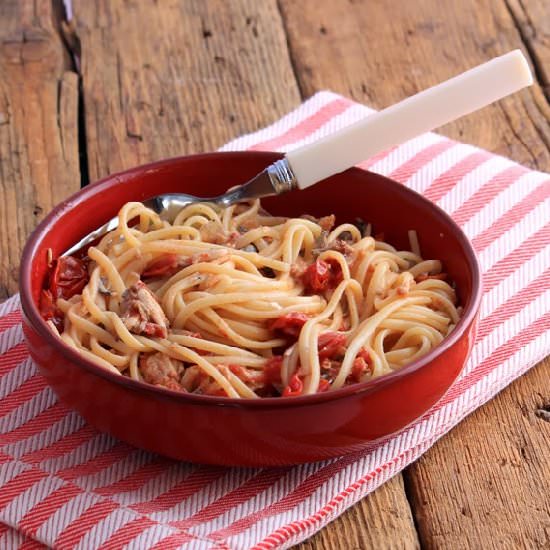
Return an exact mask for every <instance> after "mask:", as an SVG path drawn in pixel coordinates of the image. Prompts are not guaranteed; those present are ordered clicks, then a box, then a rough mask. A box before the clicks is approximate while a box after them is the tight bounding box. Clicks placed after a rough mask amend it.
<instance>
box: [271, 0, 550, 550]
mask: <svg viewBox="0 0 550 550" xmlns="http://www.w3.org/2000/svg"><path fill="white" fill-rule="evenodd" d="M535 4H536V9H537V10H538V12H537V13H536V14H535V13H534V12H533V14H532V15H531V17H530V16H529V7H532V6H531V5H533V6H534V5H535ZM281 6H282V13H283V19H284V21H285V25H286V27H287V31H288V36H289V45H290V48H291V54H292V57H293V63H294V65H295V67H296V70H297V75H298V77H299V80H300V86H301V89H302V90H303V91H304V93H306V94H308V95H309V94H312V93H314V92H315V91H317V90H319V89H325V88H330V89H332V90H335V91H337V92H340V93H343V94H346V95H349V96H352V97H353V98H355V99H356V100H358V101H363V102H365V103H367V104H370V105H372V106H374V107H379V108H380V107H384V106H386V105H389V104H391V103H393V102H395V101H398V100H400V99H403V98H404V97H406V96H408V95H411V94H413V93H415V92H417V91H419V90H421V89H423V88H425V87H428V86H430V85H433V84H435V83H436V82H438V81H441V80H443V79H445V78H448V77H449V76H452V75H453V74H455V73H458V72H460V71H463V70H466V69H467V68H469V67H471V66H474V65H476V64H478V63H481V62H483V61H484V60H486V59H488V58H490V57H492V56H494V55H498V54H501V53H505V52H506V51H508V50H511V49H514V48H518V47H520V48H523V49H524V50H527V53H529V52H533V51H537V52H538V54H537V55H538V60H536V63H535V65H536V69H537V74H538V75H539V76H541V78H542V84H543V85H546V84H547V82H548V79H547V73H545V72H544V70H543V69H542V66H543V65H544V62H542V63H541V61H540V60H546V59H547V57H546V56H547V53H548V52H547V49H546V48H547V44H548V42H547V40H545V37H546V36H547V35H546V34H544V32H545V31H544V30H543V27H544V25H545V23H544V21H546V24H548V22H549V21H550V6H549V5H548V4H547V3H546V4H544V3H540V2H539V3H536V2H534V1H533V2H531V3H527V4H526V3H525V2H519V1H518V2H515V1H511V2H510V4H509V6H507V5H506V4H505V3H504V2H500V1H494V2H476V1H474V0H466V1H464V2H460V3H459V2H454V1H451V0H446V1H444V2H436V1H435V0H422V1H417V2H410V3H408V2H407V3H405V2H402V3H399V9H392V7H394V5H391V3H390V2H387V1H383V2H362V1H360V0H355V1H353V2H330V1H329V0H323V1H315V2H313V1H306V2H302V3H300V5H299V6H298V5H297V4H296V3H294V2H292V1H291V0H282V2H281ZM533 9H535V8H533ZM390 10H391V17H388V13H389V12H390ZM521 24H523V25H524V28H523V30H522V32H521V33H520V30H521V28H518V25H521ZM525 25H527V27H525ZM529 33H530V36H531V41H530V42H529V43H528V44H527V48H526V47H525V44H524V43H523V42H522V37H525V36H526V35H528V34H529ZM533 35H536V36H537V37H538V42H537V40H535V38H534V36H533ZM539 43H540V44H542V47H541V48H539ZM547 66H548V64H547V65H546V67H547ZM546 70H547V69H546ZM549 115H550V109H549V106H548V103H547V101H546V100H545V97H544V94H543V93H542V90H541V87H540V86H535V87H532V88H531V89H530V90H529V91H524V92H522V93H520V94H517V95H516V96H513V97H510V98H507V99H505V100H504V101H502V102H500V103H499V104H497V105H494V106H490V107H488V108H486V109H484V110H483V111H481V112H478V113H476V114H475V115H471V116H469V117H466V118H464V119H461V120H460V121H457V122H455V123H453V124H449V125H448V126H446V127H445V128H443V129H442V133H444V134H446V135H448V136H449V137H452V138H455V139H459V140H463V141H466V142H470V143H474V144H477V145H479V146H482V147H484V148H487V149H489V150H492V151H495V152H497V153H500V154H504V155H507V156H509V157H511V158H513V159H515V160H517V161H519V162H521V163H524V164H526V165H528V166H532V167H534V168H539V169H541V170H549V169H550V150H549V147H548V145H549V143H550V128H549V125H548V120H549V118H550V116H549ZM549 368H550V365H549V363H548V362H546V363H543V364H540V365H539V366H538V367H536V368H535V369H533V370H532V371H531V372H530V373H528V374H527V375H526V376H524V377H523V378H522V379H520V380H519V381H517V382H515V383H514V384H513V385H512V386H511V387H510V388H508V389H507V390H506V391H505V392H503V393H502V394H501V395H499V396H498V397H497V398H495V399H494V400H493V401H491V402H490V403H489V404H487V405H486V406H485V407H483V408H481V409H480V410H479V411H477V412H476V413H475V414H474V415H472V416H471V417H470V418H468V419H467V420H466V421H464V422H463V423H462V424H461V425H460V426H459V427H458V428H456V429H455V430H454V431H453V432H451V433H450V434H449V435H447V436H446V437H445V438H443V439H442V440H441V441H440V442H439V443H438V444H437V445H436V446H435V447H434V448H433V449H432V450H430V451H429V452H428V453H427V454H426V455H424V457H422V459H421V460H419V461H418V462H417V463H416V464H415V465H413V466H412V467H410V468H409V469H408V470H407V471H406V472H405V481H406V487H407V489H408V491H407V493H408V496H409V499H410V501H411V505H412V508H413V514H414V517H415V522H416V525H417V527H418V530H419V535H420V542H421V545H422V546H423V547H426V548H449V549H453V548H521V547H525V548H547V547H549V546H550V535H549V530H550V520H549V517H550V515H549V513H550V512H549V505H548V497H547V490H548V486H549V484H550V471H549V469H548V464H549V463H550V452H549V451H548V449H549V448H550V445H549V443H550V439H549V437H550V436H549V429H550V428H549V426H550V424H549V423H548V422H545V421H544V418H547V417H548V416H550V415H549V414H547V407H548V404H550V393H549V389H548V375H549ZM380 490H381V489H379V490H378V491H377V492H379V491H380ZM377 492H376V493H374V494H377ZM350 513H351V512H350ZM365 530H366V526H364V525H361V524H359V525H357V527H356V532H354V534H353V535H352V536H353V537H354V540H360V538H361V533H363V532H365ZM345 532H346V530H345V527H344V523H337V522H334V523H333V524H332V525H331V526H330V527H329V528H327V530H326V533H325V532H321V533H319V534H318V535H317V536H316V537H314V538H313V539H312V542H311V544H312V545H313V547H315V548H319V549H324V548H335V547H338V546H337V541H338V540H340V537H341V536H342V535H343V534H344V533H345ZM406 540H407V539H403V538H400V537H398V538H397V539H395V538H392V539H390V538H388V539H387V540H386V541H385V543H383V544H382V545H379V546H372V545H368V544H365V545H364V546H363V548H371V547H373V548H374V547H385V545H384V544H386V545H387V546H388V547H389V546H390V545H391V544H395V545H397V546H399V545H400V541H403V545H405V544H406V542H405V541H406ZM304 548H305V545H304Z"/></svg>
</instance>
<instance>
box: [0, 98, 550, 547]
mask: <svg viewBox="0 0 550 550" xmlns="http://www.w3.org/2000/svg"><path fill="white" fill-rule="evenodd" d="M371 112H372V111H371V110H369V109H367V108H366V107H364V106H361V105H358V104H356V103H353V102H352V101H350V100H348V99H345V98H343V97H340V96H337V95H335V94H333V93H330V92H321V93H318V94H316V95H315V96H314V97H312V98H311V99H310V100H308V101H306V102H305V103H304V104H303V105H302V106H300V107H299V108H298V109H296V110H295V111H293V112H292V113H290V114H288V115H287V116H285V117H283V118H282V119H281V120H279V121H278V122H276V123H275V124H273V125H271V126H269V127H268V128H265V129H263V130H260V131H259V132H256V133H254V134H251V135H247V136H244V137H241V138H239V139H236V140H235V141H233V142H231V143H229V144H228V145H226V146H225V147H223V150H226V151H228V150H234V149H265V150H277V151H287V150H289V149H291V148H293V147H297V146H299V145H302V144H304V143H308V142H311V141H313V140H315V139H318V138H320V137H322V136H324V135H326V134H329V133H331V132H334V131H335V130H337V129H339V128H341V127H343V126H345V125H347V124H350V123H352V122H354V121H356V120H357V119H359V118H361V117H364V116H367V115H368V114H369V113H371ZM362 167H363V168H368V169H369V170H372V171H374V172H378V173H380V174H384V175H386V176H389V177H391V178H394V179H396V180H399V181H400V182H402V183H403V184H405V185H407V186H409V187H412V188H413V189H415V190H416V191H418V192H420V193H422V194H424V195H425V196H426V197H428V198H429V199H431V200H432V201H434V202H436V203H437V204H439V205H440V206H441V207H442V208H444V209H445V210H446V211H447V212H449V213H450V214H451V215H452V217H453V218H454V219H455V220H456V221H457V222H458V223H459V224H460V225H461V226H462V227H463V228H464V231H465V232H466V234H467V235H468V236H469V238H470V239H471V240H472V242H473V244H474V246H475V248H476V250H477V253H478V255H479V259H480V261H481V265H482V269H483V272H484V285H485V291H484V299H483V304H482V307H481V319H480V324H479V334H478V338H477V342H476V344H475V347H474V349H473V353H472V356H471V359H470V361H469V362H468V364H467V366H466V368H465V370H464V372H463V373H462V375H461V376H460V378H459V380H457V382H456V383H455V384H454V386H453V387H452V388H451V390H450V391H449V392H448V393H447V395H446V396H445V397H444V398H443V399H442V400H441V401H440V402H439V403H438V404H437V405H436V406H434V408H433V409H432V410H431V411H429V412H428V413H427V414H426V415H424V416H423V417H422V418H420V419H419V420H417V421H416V422H415V423H414V424H413V425H412V426H410V427H409V428H408V429H406V430H405V431H403V432H402V433H400V434H399V435H396V436H395V437H392V438H390V439H389V440H387V441H385V442H383V443H382V444H381V445H379V446H378V447H377V448H375V449H374V450H372V451H370V452H368V453H366V452H365V453H360V454H355V455H351V456H347V457H344V458H340V459H334V460H329V461H326V462H319V463H315V464H308V465H302V466H296V467H292V468H290V467H288V468H274V469H263V470H262V469H252V468H242V469H241V468H221V467H212V466H200V465H195V464H185V463H178V462H175V461H171V460H168V459H165V458H162V457H160V456H156V455H154V454H151V453H147V452H144V451H140V450H138V449H135V448H133V447H131V446H129V445H127V444H125V443H122V442H120V441H117V440H115V439H113V438H112V437H109V436H107V435H104V434H100V433H98V432H96V431H95V430H94V429H92V428H91V427H90V426H87V425H86V424H85V423H84V422H83V420H82V419H81V418H80V417H79V416H78V415H77V414H76V413H74V412H71V411H69V410H67V409H66V408H65V407H64V406H63V405H62V404H60V403H58V401H57V399H56V397H55V396H54V395H53V393H52V392H51V391H50V389H49V388H48V387H46V385H45V382H44V380H43V378H42V377H41V376H40V375H39V374H37V371H36V368H35V366H34V365H33V363H32V361H31V360H30V359H29V356H28V353H27V350H26V347H25V344H24V343H23V338H22V332H21V325H20V321H21V315H20V312H19V299H18V297H17V296H14V297H12V298H11V299H9V300H8V301H7V302H5V303H4V304H2V305H0V354H1V355H0V522H2V523H0V548H2V549H4V548H25V549H30V548H42V547H43V546H42V545H47V546H49V547H54V548H81V549H86V550H88V549H94V548H101V549H104V550H106V549H118V548H123V547H124V548H135V549H143V548H155V549H173V548H192V549H195V548H197V549H203V548H205V549H206V548H212V549H217V550H233V549H235V550H236V549H247V548H255V549H269V548H287V547H289V546H291V545H293V544H295V543H297V542H299V541H301V540H303V539H305V538H307V537H309V536H311V535H312V534H313V533H315V532H316V531H317V530H319V529H320V528H321V527H323V526H324V525H326V524H327V523H328V522H329V521H331V520H332V519H334V518H335V517H336V516H338V515H339V514H341V513H342V512H343V511H344V510H345V509H346V508H348V507H349V506H351V505H352V504H354V503H355V502H357V501H358V500H359V499H361V498H362V497H364V496H365V495H366V494H368V493H370V492H371V491H373V490H374V489H376V488H377V487H378V486H379V485H380V484H382V483H384V482H385V481H386V480H387V479H389V478H390V477H391V476H393V475H394V474H396V473H397V472H399V471H400V470H401V469H403V468H404V467H405V466H407V464H409V463H410V462H412V461H413V460H415V459H417V458H418V457H419V456H420V455H421V454H422V453H423V452H424V451H426V449H428V448H429V447H430V446H431V445H433V444H434V442H435V441H436V440H437V439H438V438H439V437H441V436H442V435H443V434H444V433H446V432H447V431H448V430H450V429H451V428H452V427H453V426H454V425H455V424H457V423H458V422H459V421H460V420H461V419H462V418H464V417H465V416H466V415H467V414H469V413H470V412H471V411H473V410H474V409H476V408H477V407H479V406H480V405H482V404H483V403H485V402H486V401H487V400H488V399H490V398H491V397H492V396H494V395H495V394H496V393H497V392H499V391H500V390H501V389H502V388H504V387H505V386H506V385H507V384H509V383H510V382H511V381H512V380H514V379H515V378H517V377H518V376H520V375H521V374H523V373H524V372H525V371H527V370H528V369H529V368H530V367H531V366H533V365H534V364H535V363H537V362H538V361H540V360H541V359H543V358H544V357H545V356H546V355H547V354H549V353H550V176H549V175H548V174H544V173H541V172H535V171H531V170H528V169H527V168H524V167H522V166H519V165H517V164H515V163H514V162H512V161H510V160H508V159H505V158H502V157H499V156H495V155H492V154H490V153H488V152H486V151H482V150H480V149H477V148H475V147H472V146H470V145H463V144H459V143H456V142H454V141H451V140H449V139H446V138H444V137H441V136H439V135H436V134H433V133H430V134H425V135H422V136H420V137H418V138H416V139H414V140H412V141H409V142H408V143H405V144H403V145H400V146H399V147H395V148H394V149H392V150H390V151H388V152H386V153H384V154H381V155H378V156H377V157H376V158H372V159H370V160H368V161H367V162H365V163H364V164H363V165H362Z"/></svg>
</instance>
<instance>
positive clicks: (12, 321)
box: [0, 309, 22, 334]
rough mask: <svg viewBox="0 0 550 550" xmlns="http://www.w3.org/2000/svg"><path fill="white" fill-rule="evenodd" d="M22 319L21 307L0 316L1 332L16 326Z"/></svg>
mask: <svg viewBox="0 0 550 550" xmlns="http://www.w3.org/2000/svg"><path fill="white" fill-rule="evenodd" d="M21 320H22V316H21V310H20V309H16V310H15V311H11V312H10V313H8V314H7V315H4V317H0V334H1V333H2V332H4V331H5V330H8V329H9V328H11V327H14V326H15V325H17V324H18V323H20V322H21Z"/></svg>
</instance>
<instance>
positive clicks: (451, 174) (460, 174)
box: [422, 151, 492, 202]
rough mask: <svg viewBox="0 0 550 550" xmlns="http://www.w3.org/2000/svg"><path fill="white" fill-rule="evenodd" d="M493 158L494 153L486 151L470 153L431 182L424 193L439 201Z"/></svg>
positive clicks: (428, 197)
mask: <svg viewBox="0 0 550 550" xmlns="http://www.w3.org/2000/svg"><path fill="white" fill-rule="evenodd" d="M491 158H492V155H491V154H489V153H487V152H485V151H476V152H475V153H472V154H470V155H468V156H467V157H466V158H463V159H462V160H461V161H459V162H457V163H456V164H455V165H454V166H451V168H449V169H448V170H446V171H445V172H443V174H441V175H440V176H439V177H438V178H436V179H435V180H434V181H433V182H432V183H430V185H428V187H427V188H426V189H425V190H424V192H423V193H422V194H423V195H424V196H425V197H426V198H427V199H430V200H431V201H432V202H437V201H438V200H439V199H441V198H442V197H443V196H444V195H446V194H447V193H448V192H449V191H450V190H451V189H453V188H454V187H455V186H456V184H457V183H458V182H459V181H460V180H461V179H462V178H464V177H466V176H467V175H468V174H469V173H470V172H472V171H473V170H475V169H476V168H477V167H478V166H481V165H482V164H483V163H484V162H486V161H488V160H489V159H491Z"/></svg>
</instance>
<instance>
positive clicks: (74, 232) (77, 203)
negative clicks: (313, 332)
mask: <svg viewBox="0 0 550 550" xmlns="http://www.w3.org/2000/svg"><path fill="white" fill-rule="evenodd" d="M279 156H280V155H277V154H274V153H261V152H253V153H249V152H242V153H215V154H209V155H198V156H191V157H184V158H177V159H171V160H166V161H162V162H158V163H154V164H150V165H147V166H143V167H139V168H134V169H132V170H128V171H127V172H124V173H122V174H117V175H114V176H110V177H108V178H106V179H104V180H102V181H101V182H99V183H96V184H94V185H90V186H88V187H87V188H85V189H84V190H82V191H80V192H79V193H77V194H76V195H73V196H72V197H70V198H69V199H68V200H66V201H65V202H63V203H62V204H60V205H59V206H58V207H57V208H56V209H55V210H54V211H53V212H52V213H51V214H50V215H49V216H48V217H47V218H46V219H45V220H44V221H43V222H42V223H41V224H40V226H39V227H38V228H37V229H36V231H35V232H34V233H33V235H32V236H31V237H30V239H29V241H28V243H27V246H26V248H25V251H24V254H23V261H22V265H21V274H20V282H21V299H22V304H23V312H24V323H23V325H24V332H25V336H26V338H27V341H28V344H29V348H30V351H31V354H32V356H33V358H34V360H35V361H36V363H37V364H38V365H39V367H40V370H41V372H42V373H43V375H44V376H45V377H46V378H47V380H48V383H49V384H50V385H51V386H52V387H53V389H54V390H55V392H56V393H57V394H58V395H59V398H60V399H61V400H62V401H63V402H64V403H65V404H67V405H68V406H69V407H71V408H73V409H76V410H77V411H79V412H80V413H81V414H82V416H83V417H84V418H85V419H86V420H87V421H88V422H89V423H90V424H92V425H93V426H95V427H96V428H98V429H99V430H101V431H106V432H109V433H111V434H113V435H114V436H116V437H118V438H120V439H122V440H124V441H127V442H129V443H132V444H134V445H136V446H138V447H142V448H144V449H148V450H150V451H156V452H158V453H160V454H163V455H166V456H169V457H173V458H177V459H182V460H189V461H193V462H203V463H212V464H227V465H255V466H258V465H261V466H269V465H281V464H295V463H300V462H308V461H315V460H320V459H324V458H329V457H334V456H338V455H343V454H346V453H349V452H353V451H358V450H360V449H363V448H365V447H367V446H369V445H373V444H377V442H379V441H380V440H381V439H382V438H384V437H386V436H388V435H390V434H393V433H395V432H397V431H398V430H400V429H402V428H403V427H405V426H407V425H408V424H410V423H411V422H412V421H414V420H415V419H416V418H418V417H419V416H421V415H422V414H423V413H425V412H426V411H427V410H428V409H429V408H430V407H431V406H432V405H433V404H434V403H436V402H437V401H438V400H439V399H440V398H441V397H442V396H443V394H444V393H445V392H446V390H447V389H448V388H449V386H450V385H451V384H452V382H453V381H454V380H455V378H456V377H457V376H458V374H459V372H460V370H461V369H462V367H463V365H464V362H465V360H466V358H467V356H468V353H469V351H470V349H471V346H472V342H473V339H474V333H475V321H476V317H477V311H478V309H479V303H480V297H481V290H480V276H479V268H478V265H477V262H476V259H475V255H474V253H473V250H472V248H471V246H470V244H469V242H468V240H467V239H466V237H465V236H464V234H463V233H462V232H461V231H460V229H459V228H458V227H457V226H456V225H455V224H454V222H453V221H452V220H451V219H450V218H449V217H448V216H447V215H446V214H445V213H444V212H443V211H441V210H440V209H439V208H437V207H435V206H434V205H433V204H431V203H430V202H429V201H427V200H425V199H424V198H423V197H421V196H420V195H417V194H416V193H414V192H412V191H410V190H408V189H406V188H405V187H403V186H402V185H400V184H398V183H396V182H393V181H391V180H388V179H386V178H383V177H381V176H378V175H375V174H371V173H368V172H364V171H362V170H358V169H352V170H348V171H347V172H345V173H343V174H340V175H337V176H334V177H332V178H330V179H328V180H326V181H324V182H322V183H319V184H318V185H316V186H314V187H311V188H309V189H307V190H305V191H300V192H293V193H290V194H287V195H284V196H281V197H274V198H270V199H268V200H265V201H264V204H265V206H266V208H267V209H268V210H269V211H271V212H272V213H273V214H280V215H285V216H297V215H300V214H303V213H308V214H312V215H317V216H320V215H326V214H330V213H334V214H336V216H337V219H338V221H339V222H342V221H346V220H347V221H353V220H354V219H355V218H356V217H361V218H362V219H364V220H368V221H370V222H371V223H372V224H373V226H374V229H375V232H381V231H383V232H384V235H385V239H386V240H387V241H388V242H390V243H392V244H394V245H396V246H397V247H404V248H406V247H408V238H407V230H409V229H416V231H417V232H418V235H419V239H420V243H421V246H422V251H423V254H424V255H425V257H430V258H439V259H441V260H442V261H443V262H444V265H445V269H446V271H447V272H448V273H449V274H450V276H451V278H452V279H453V280H454V281H455V282H456V284H457V287H458V289H459V295H460V300H461V303H462V305H463V306H464V315H463V317H462V319H461V321H460V323H459V324H458V326H457V327H456V329H455V330H454V331H453V332H452V334H451V335H450V336H449V337H448V338H446V339H445V341H444V342H443V343H442V345H440V346H439V347H438V348H437V349H435V350H433V351H432V352H431V353H429V354H428V355H426V356H424V357H423V358H421V359H420V360H419V361H416V362H415V363H412V364H411V365H408V366H407V367H405V368H403V369H402V370H400V371H398V372H395V373H392V374H390V375H388V376H386V377H382V378H379V379H376V380H372V381H370V382H367V383H364V384H357V385H355V386H349V387H347V388H343V389H341V390H338V391H334V392H327V393H322V394H318V395H313V396H304V397H291V398H270V399H259V400H248V399H247V400H232V399H226V398H225V399H224V398H220V397H209V396H198V395H185V394H181V393H177V392H174V391H171V390H166V389H163V388H157V387H153V386H149V385H147V384H142V383H139V382H135V381H133V380H130V379H129V378H126V377H123V376H117V375H114V374H111V373H109V372H107V371H105V370H104V369H102V368H101V367H98V366H96V365H94V364H92V363H90V362H88V361H87V360H85V359H83V358H82V357H80V356H79V355H78V353H77V352H76V351H75V350H73V349H71V348H69V347H67V346H65V345H64V344H63V343H62V342H60V341H59V340H58V339H57V338H56V337H54V336H53V335H52V334H51V333H50V331H49V329H48V327H47V325H46V324H45V323H44V321H43V320H42V319H41V318H40V315H39V311H38V307H37V303H38V295H39V291H40V288H41V286H42V282H43V280H44V277H45V273H46V269H47V265H46V250H47V249H48V248H52V249H53V252H54V256H57V255H59V254H60V253H62V252H63V251H64V250H66V249H67V248H69V246H71V245H72V244H73V243H75V242H76V241H78V240H79V239H80V238H81V237H83V236H84V235H85V234H87V233H88V232H90V231H91V230H93V229H95V228H96V227H98V226H99V225H101V224H102V223H103V222H104V221H105V220H107V219H109V218H111V217H112V216H113V215H114V214H115V213H116V212H117V211H118V209H119V207H120V206H122V204H124V203H125V202H128V201H136V200H137V201H139V200H143V199H145V198H148V197H150V196H152V195H155V194H159V193H165V192H175V191H181V192H185V193H191V194H195V195H202V196H204V195H206V196H212V195H216V194H218V193H221V192H223V191H224V190H225V189H226V188H228V187H230V186H233V185H235V184H238V183H242V182H244V181H246V180H247V179H248V178H250V177H252V176H253V175H255V174H256V173H257V172H259V171H260V170H261V169H262V168H264V167H265V166H267V165H268V164H269V163H270V162H272V161H273V160H275V159H276V158H279Z"/></svg>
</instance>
